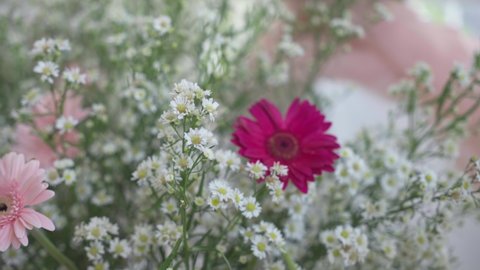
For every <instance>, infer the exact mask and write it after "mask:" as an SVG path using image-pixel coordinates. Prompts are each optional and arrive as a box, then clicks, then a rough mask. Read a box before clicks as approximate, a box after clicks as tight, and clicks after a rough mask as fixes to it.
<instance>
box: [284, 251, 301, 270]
mask: <svg viewBox="0 0 480 270" xmlns="http://www.w3.org/2000/svg"><path fill="white" fill-rule="evenodd" d="M282 258H283V261H284V262H285V266H286V267H287V269H288V270H296V269H298V267H297V265H296V264H295V262H294V261H293V259H292V257H291V256H290V254H288V253H287V252H282Z"/></svg>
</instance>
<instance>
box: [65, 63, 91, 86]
mask: <svg viewBox="0 0 480 270" xmlns="http://www.w3.org/2000/svg"><path fill="white" fill-rule="evenodd" d="M63 77H64V78H65V80H67V82H69V83H72V84H85V83H87V75H85V74H83V73H80V69H79V68H78V67H72V68H67V69H65V71H64V72H63Z"/></svg>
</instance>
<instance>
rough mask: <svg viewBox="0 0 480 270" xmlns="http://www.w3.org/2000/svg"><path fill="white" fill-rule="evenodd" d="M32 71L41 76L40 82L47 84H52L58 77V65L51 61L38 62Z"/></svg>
mask: <svg viewBox="0 0 480 270" xmlns="http://www.w3.org/2000/svg"><path fill="white" fill-rule="evenodd" d="M33 71H34V72H35V73H38V74H40V75H41V77H40V79H41V80H42V81H44V82H48V83H53V78H55V77H58V65H57V64H55V63H53V62H51V61H39V62H38V63H37V65H36V66H35V67H34V68H33Z"/></svg>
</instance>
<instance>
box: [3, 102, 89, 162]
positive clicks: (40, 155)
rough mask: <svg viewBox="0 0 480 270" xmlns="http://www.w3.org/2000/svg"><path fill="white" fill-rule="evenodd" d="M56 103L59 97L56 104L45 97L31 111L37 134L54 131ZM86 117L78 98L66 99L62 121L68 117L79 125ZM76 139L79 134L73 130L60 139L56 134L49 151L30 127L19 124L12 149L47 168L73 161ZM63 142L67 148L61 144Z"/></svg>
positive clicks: (75, 151)
mask: <svg viewBox="0 0 480 270" xmlns="http://www.w3.org/2000/svg"><path fill="white" fill-rule="evenodd" d="M55 102H57V103H58V102H59V98H58V97H56V101H55V100H54V99H53V97H52V96H51V95H45V96H43V97H42V98H41V100H40V101H39V102H38V103H37V104H35V106H34V107H33V109H32V112H33V115H34V119H33V124H34V126H35V127H36V128H37V129H38V130H40V131H42V132H47V131H49V130H52V129H53V128H54V127H55V121H56V117H55V116H54V112H55ZM89 113H90V111H89V110H87V109H84V108H83V107H82V97H81V96H74V95H73V94H69V95H67V97H66V99H65V104H64V110H63V116H64V117H67V116H70V117H73V118H75V119H77V120H78V121H82V120H84V119H85V118H86V117H87V116H88V114H89ZM35 115H37V116H35ZM79 138H80V137H79V134H78V132H77V131H75V130H74V131H70V132H67V133H65V134H64V135H62V136H60V135H59V134H56V135H55V137H54V143H55V149H52V147H50V146H49V145H48V144H47V143H45V142H44V141H43V140H42V139H41V138H40V137H38V136H37V135H36V134H35V132H34V129H33V128H32V127H30V126H27V125H25V124H18V125H17V127H16V131H15V144H14V146H13V147H12V151H16V152H19V153H22V154H24V155H25V156H26V157H27V158H28V159H32V158H34V159H37V160H39V161H40V166H41V167H42V168H49V167H51V166H52V165H53V162H54V161H55V160H57V159H59V158H61V157H68V158H75V157H76V156H77V155H78V154H79V153H80V151H79V150H78V148H76V147H75V146H74V145H75V144H77V143H78V141H79ZM62 141H63V142H65V143H66V144H64V143H62ZM62 144H63V145H62Z"/></svg>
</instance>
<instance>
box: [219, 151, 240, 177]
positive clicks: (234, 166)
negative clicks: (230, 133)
mask: <svg viewBox="0 0 480 270" xmlns="http://www.w3.org/2000/svg"><path fill="white" fill-rule="evenodd" d="M215 160H216V161H217V162H218V167H219V169H220V170H226V169H229V170H231V171H233V172H235V171H238V169H240V164H241V160H240V158H239V157H238V155H237V154H236V153H235V152H233V151H230V150H226V151H224V150H218V151H216V152H215Z"/></svg>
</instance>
